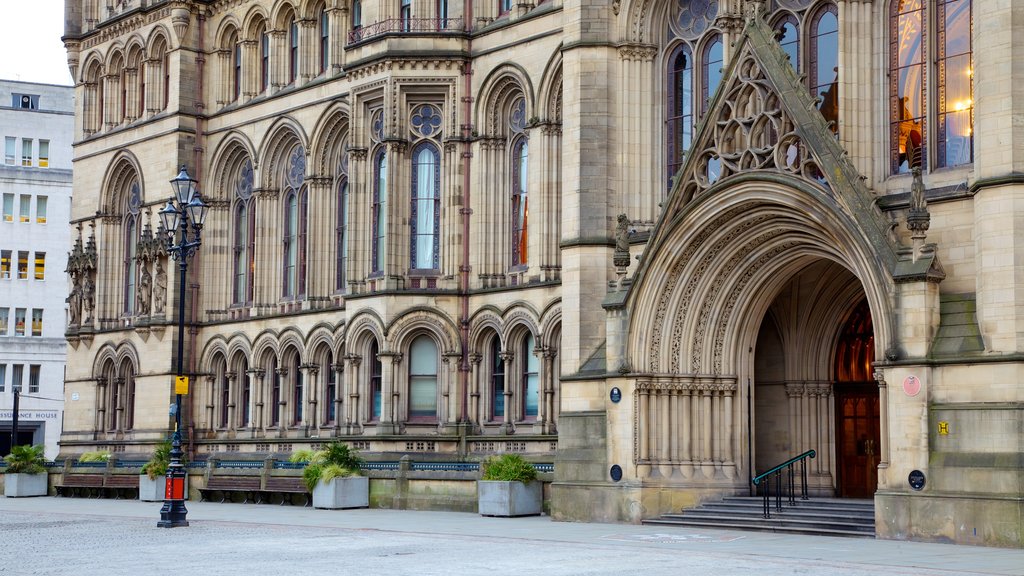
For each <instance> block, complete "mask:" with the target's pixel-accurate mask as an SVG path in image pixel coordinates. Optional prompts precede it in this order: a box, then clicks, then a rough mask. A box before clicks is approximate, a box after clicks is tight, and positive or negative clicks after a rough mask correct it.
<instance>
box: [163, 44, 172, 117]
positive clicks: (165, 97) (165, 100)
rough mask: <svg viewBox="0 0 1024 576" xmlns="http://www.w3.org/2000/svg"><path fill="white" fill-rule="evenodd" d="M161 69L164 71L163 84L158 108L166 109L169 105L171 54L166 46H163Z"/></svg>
mask: <svg viewBox="0 0 1024 576" xmlns="http://www.w3.org/2000/svg"><path fill="white" fill-rule="evenodd" d="M163 54H164V55H163V58H162V60H163V64H162V66H163V69H164V70H163V71H164V85H163V89H164V90H163V99H162V101H161V102H160V109H161V110H166V109H167V107H168V106H170V105H171V55H170V53H169V52H168V51H167V47H166V46H164V47H163Z"/></svg>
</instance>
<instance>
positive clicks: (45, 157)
mask: <svg viewBox="0 0 1024 576" xmlns="http://www.w3.org/2000/svg"><path fill="white" fill-rule="evenodd" d="M49 165H50V141H49V140H40V141H39V167H40V168H46V167H48V166H49Z"/></svg>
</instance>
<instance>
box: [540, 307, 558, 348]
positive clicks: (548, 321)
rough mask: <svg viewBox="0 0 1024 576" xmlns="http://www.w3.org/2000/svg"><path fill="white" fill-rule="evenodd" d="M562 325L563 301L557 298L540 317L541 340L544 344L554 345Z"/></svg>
mask: <svg viewBox="0 0 1024 576" xmlns="http://www.w3.org/2000/svg"><path fill="white" fill-rule="evenodd" d="M561 326H562V302H561V300H556V301H554V302H552V303H551V304H549V305H548V306H547V308H545V309H544V312H543V313H542V314H541V319H540V340H541V345H543V346H545V347H546V346H552V345H553V344H554V341H553V340H554V337H555V335H556V334H557V333H558V332H559V331H560V330H561Z"/></svg>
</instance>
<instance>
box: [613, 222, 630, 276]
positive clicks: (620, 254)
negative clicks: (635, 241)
mask: <svg viewBox="0 0 1024 576" xmlns="http://www.w3.org/2000/svg"><path fill="white" fill-rule="evenodd" d="M612 264H614V265H615V266H616V267H617V268H626V267H628V266H629V217H628V216H626V215H625V214H619V217H618V219H617V222H616V224H615V253H614V254H613V255H612Z"/></svg>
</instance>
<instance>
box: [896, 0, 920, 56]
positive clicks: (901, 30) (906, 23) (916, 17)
mask: <svg viewBox="0 0 1024 576" xmlns="http://www.w3.org/2000/svg"><path fill="white" fill-rule="evenodd" d="M896 26H897V28H898V32H897V34H898V41H899V53H898V59H897V66H901V67H902V66H909V65H911V64H917V63H919V62H921V61H922V58H923V51H922V48H923V46H922V41H923V39H924V33H923V31H922V29H921V12H920V11H918V12H910V13H908V14H901V15H900V16H899V17H898V21H897V24H896Z"/></svg>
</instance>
